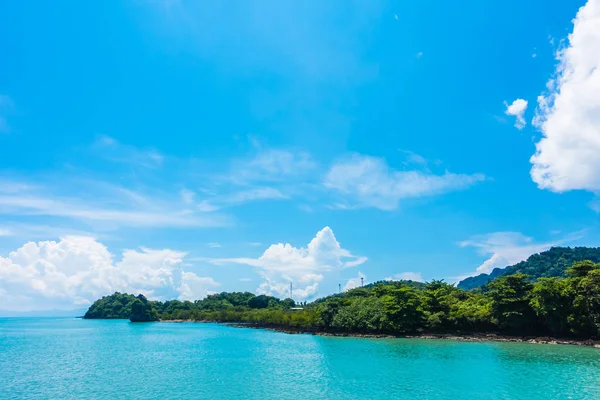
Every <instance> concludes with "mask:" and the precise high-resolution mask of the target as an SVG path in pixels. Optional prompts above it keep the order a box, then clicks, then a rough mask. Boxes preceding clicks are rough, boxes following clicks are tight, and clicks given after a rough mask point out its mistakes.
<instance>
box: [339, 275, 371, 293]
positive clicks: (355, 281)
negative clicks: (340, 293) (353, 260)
mask: <svg viewBox="0 0 600 400" xmlns="http://www.w3.org/2000/svg"><path fill="white" fill-rule="evenodd" d="M361 279H362V280H361ZM366 279H367V276H366V275H365V274H363V273H362V272H360V271H358V275H357V276H356V277H355V278H350V279H348V282H346V285H344V291H346V290H350V289H355V288H357V287H360V285H361V284H363V285H364V283H365V280H366Z"/></svg>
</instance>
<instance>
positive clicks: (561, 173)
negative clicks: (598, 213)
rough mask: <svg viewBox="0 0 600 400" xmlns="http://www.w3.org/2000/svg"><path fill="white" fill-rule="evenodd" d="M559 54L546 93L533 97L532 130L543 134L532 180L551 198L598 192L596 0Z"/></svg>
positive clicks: (599, 5) (599, 25)
mask: <svg viewBox="0 0 600 400" xmlns="http://www.w3.org/2000/svg"><path fill="white" fill-rule="evenodd" d="M573 23H574V26H573V32H572V33H571V34H570V35H569V38H568V43H567V46H566V47H565V48H563V49H562V50H561V51H559V52H558V54H557V58H558V61H559V64H558V67H557V70H556V73H555V77H554V78H553V79H552V80H550V82H548V88H549V92H548V93H547V94H546V95H544V96H539V97H538V108H537V111H536V117H535V118H534V121H533V122H534V125H536V126H537V127H538V128H539V129H540V130H541V132H542V133H543V138H542V139H541V140H540V141H539V142H538V143H537V144H536V152H535V154H534V155H533V156H532V157H531V163H532V164H533V167H532V169H531V177H532V179H533V180H534V181H535V182H536V183H537V184H538V186H539V187H540V188H542V189H549V190H553V191H556V192H563V191H567V190H574V189H583V190H589V191H593V192H598V191H599V190H600V157H599V156H598V155H599V154H600V0H588V2H587V3H586V4H585V5H584V6H583V7H581V8H580V9H579V12H578V13H577V16H576V18H575V20H574V21H573Z"/></svg>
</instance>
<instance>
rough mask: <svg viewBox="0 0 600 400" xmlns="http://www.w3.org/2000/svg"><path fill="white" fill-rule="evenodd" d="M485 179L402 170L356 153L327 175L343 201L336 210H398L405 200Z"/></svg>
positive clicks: (431, 194) (454, 188)
mask: <svg viewBox="0 0 600 400" xmlns="http://www.w3.org/2000/svg"><path fill="white" fill-rule="evenodd" d="M483 180H485V176H484V175H482V174H474V175H464V174H453V173H450V172H447V171H446V172H445V173H443V174H441V175H436V174H433V173H431V172H429V171H428V170H423V171H419V170H408V171H398V170H394V169H392V168H390V167H389V166H388V164H387V163H386V162H385V160H384V159H382V158H377V157H371V156H365V155H361V154H354V155H353V156H352V157H350V158H347V159H344V160H340V161H338V162H336V163H335V164H333V166H332V167H331V168H330V170H329V171H328V173H327V175H326V176H325V181H324V184H325V187H327V188H329V189H331V190H334V191H336V192H337V193H338V194H340V195H341V196H342V198H343V200H342V202H341V203H338V204H336V206H335V207H336V208H364V207H374V208H379V209H381V210H394V209H396V208H397V207H398V202H399V201H400V200H401V199H405V198H415V197H424V196H433V195H438V194H442V193H447V192H451V191H455V190H461V189H465V188H467V187H469V186H471V185H473V184H475V183H478V182H481V181H483Z"/></svg>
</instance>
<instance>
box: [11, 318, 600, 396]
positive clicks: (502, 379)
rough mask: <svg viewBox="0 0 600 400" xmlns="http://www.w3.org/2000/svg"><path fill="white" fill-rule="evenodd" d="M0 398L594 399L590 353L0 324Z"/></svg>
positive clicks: (154, 327) (209, 328) (594, 358)
mask: <svg viewBox="0 0 600 400" xmlns="http://www.w3.org/2000/svg"><path fill="white" fill-rule="evenodd" d="M0 398H1V399H34V398H35V399H125V398H127V399H200V398H205V399H303V400H308V399H453V400H457V399H527V400H531V399H600V350H598V349H593V348H581V347H575V346H552V345H531V344H515V343H506V344H505V343H461V342H453V341H435V340H413V339H397V340H393V339H391V340H387V339H372V340H371V339H352V338H327V337H315V336H309V335H286V334H282V333H274V332H268V331H263V330H255V329H239V328H229V327H225V326H220V325H214V324H169V323H155V324H131V323H129V322H126V321H86V320H81V319H66V318H65V319H43V318H40V319H0Z"/></svg>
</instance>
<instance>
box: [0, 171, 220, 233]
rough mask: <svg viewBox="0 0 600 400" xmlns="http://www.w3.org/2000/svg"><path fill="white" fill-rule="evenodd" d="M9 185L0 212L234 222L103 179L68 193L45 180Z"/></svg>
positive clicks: (160, 223)
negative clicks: (39, 182) (88, 190)
mask: <svg viewBox="0 0 600 400" xmlns="http://www.w3.org/2000/svg"><path fill="white" fill-rule="evenodd" d="M80 183H81V182H80ZM74 186H75V185H70V187H71V188H72V187H74ZM9 187H11V188H12V190H11V192H8V193H1V194H0V215H2V214H4V215H8V216H11V217H13V216H17V215H21V216H48V217H58V218H69V219H74V220H82V221H88V222H93V221H106V222H110V223H111V224H113V225H115V226H132V227H173V228H175V227H179V228H184V227H214V226H226V225H229V224H230V223H231V221H230V220H229V219H228V218H227V217H226V216H222V215H216V214H211V215H206V214H203V213H201V212H199V211H197V210H194V209H190V208H189V207H186V205H185V204H181V203H180V202H178V201H177V200H175V199H171V198H169V197H168V196H166V195H163V196H162V197H156V196H145V195H141V194H139V193H136V192H134V191H132V190H130V189H126V188H121V187H118V186H114V185H112V184H103V183H102V182H91V183H90V186H89V187H95V189H93V190H94V191H92V192H86V191H85V189H87V188H85V187H81V185H78V187H80V189H81V190H82V191H81V192H80V193H77V192H73V191H72V190H71V191H70V192H69V194H68V195H63V194H60V193H59V192H57V191H56V190H52V188H50V187H46V186H44V185H43V184H35V185H30V184H28V183H23V182H13V183H12V184H11V185H10V186H9ZM99 188H100V189H101V191H99V190H98V189H99ZM54 189H56V188H54Z"/></svg>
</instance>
